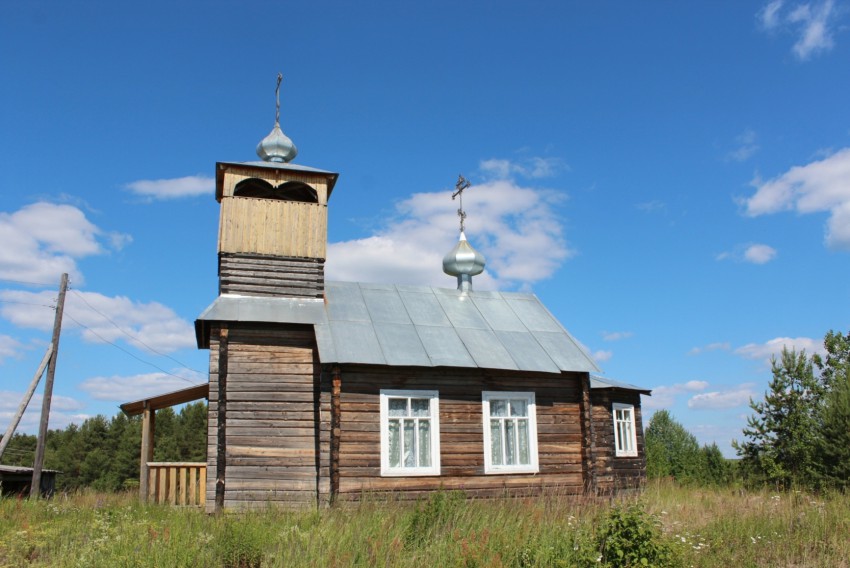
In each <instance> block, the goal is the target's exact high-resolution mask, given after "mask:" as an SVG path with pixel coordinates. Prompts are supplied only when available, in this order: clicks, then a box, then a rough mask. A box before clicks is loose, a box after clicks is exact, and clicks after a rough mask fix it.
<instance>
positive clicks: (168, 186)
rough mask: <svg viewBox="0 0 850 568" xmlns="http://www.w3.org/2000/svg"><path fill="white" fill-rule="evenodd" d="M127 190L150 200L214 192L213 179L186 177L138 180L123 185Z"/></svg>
mask: <svg viewBox="0 0 850 568" xmlns="http://www.w3.org/2000/svg"><path fill="white" fill-rule="evenodd" d="M124 187H126V188H127V189H128V190H130V191H131V192H133V193H135V194H136V195H141V196H143V197H147V198H150V199H179V198H181V197H195V196H197V195H207V194H210V193H212V192H214V191H215V179H213V178H211V177H206V176H186V177H181V178H174V179H140V180H138V181H133V182H130V183H128V184H127V185H125V186H124Z"/></svg>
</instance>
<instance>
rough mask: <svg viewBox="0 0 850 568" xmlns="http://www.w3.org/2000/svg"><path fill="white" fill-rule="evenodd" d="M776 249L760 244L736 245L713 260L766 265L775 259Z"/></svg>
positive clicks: (715, 256)
mask: <svg viewBox="0 0 850 568" xmlns="http://www.w3.org/2000/svg"><path fill="white" fill-rule="evenodd" d="M776 255H777V252H776V249H775V248H773V247H771V246H769V245H765V244H761V243H747V244H740V245H736V246H735V248H734V249H733V250H731V251H724V252H721V253H718V254H716V255H714V259H715V260H718V261H721V260H734V261H736V262H749V263H751V264H766V263H768V262H770V261H771V260H773V259H774V258H776Z"/></svg>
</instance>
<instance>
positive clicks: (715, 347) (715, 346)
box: [688, 341, 732, 355]
mask: <svg viewBox="0 0 850 568" xmlns="http://www.w3.org/2000/svg"><path fill="white" fill-rule="evenodd" d="M731 348H732V346H731V345H730V344H729V342H728V341H724V342H716V343H709V344H708V345H706V346H704V347H694V348H693V349H691V350H690V351H688V355H699V354H700V353H707V352H709V351H729V350H730V349H731Z"/></svg>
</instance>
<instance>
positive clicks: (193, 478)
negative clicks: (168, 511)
mask: <svg viewBox="0 0 850 568" xmlns="http://www.w3.org/2000/svg"><path fill="white" fill-rule="evenodd" d="M148 471H149V474H148V492H147V496H148V501H150V502H151V503H163V504H170V505H177V506H198V507H202V506H203V505H204V503H205V502H206V485H207V464H205V463H195V462H148Z"/></svg>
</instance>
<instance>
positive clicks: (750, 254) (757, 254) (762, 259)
mask: <svg viewBox="0 0 850 568" xmlns="http://www.w3.org/2000/svg"><path fill="white" fill-rule="evenodd" d="M775 257H776V249H775V248H773V247H770V246H768V245H762V244H754V245H750V246H748V247H747V250H745V251H744V260H746V261H747V262H752V263H753V264H765V263H768V262H770V261H771V260H773V259H774V258H775Z"/></svg>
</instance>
